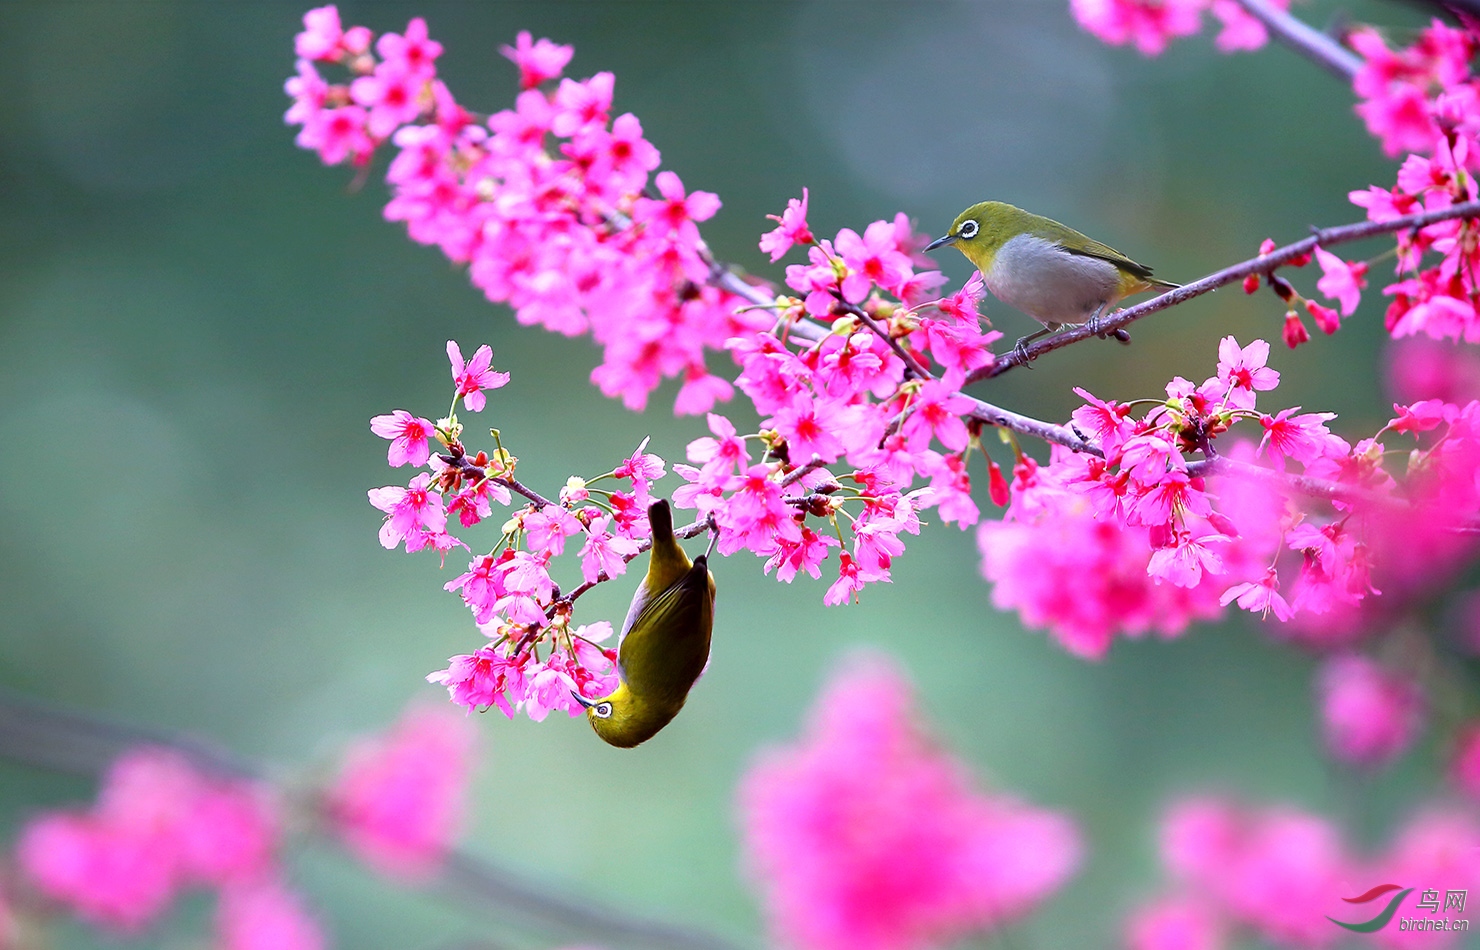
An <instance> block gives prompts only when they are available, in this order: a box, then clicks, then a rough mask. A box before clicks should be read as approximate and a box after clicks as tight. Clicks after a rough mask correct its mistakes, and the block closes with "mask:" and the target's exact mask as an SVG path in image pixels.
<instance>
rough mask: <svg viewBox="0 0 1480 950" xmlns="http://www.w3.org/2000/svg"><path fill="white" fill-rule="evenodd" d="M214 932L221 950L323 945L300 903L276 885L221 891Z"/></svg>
mask: <svg viewBox="0 0 1480 950" xmlns="http://www.w3.org/2000/svg"><path fill="white" fill-rule="evenodd" d="M216 932H217V935H218V939H219V942H218V943H217V945H216V946H218V947H219V948H220V950H322V948H323V947H324V945H325V941H324V935H323V932H322V931H321V930H320V929H319V925H318V922H317V921H316V920H314V918H313V916H312V915H310V914H309V913H308V911H307V910H306V909H305V908H304V906H303V902H302V900H301V899H300V898H299V897H298V895H297V894H295V893H293V892H292V891H290V890H288V889H287V888H286V887H284V886H283V885H282V884H280V883H278V882H276V881H259V882H256V883H252V884H246V885H235V886H232V887H229V888H227V889H225V890H224V891H222V893H221V900H220V903H219V904H217V906H216Z"/></svg>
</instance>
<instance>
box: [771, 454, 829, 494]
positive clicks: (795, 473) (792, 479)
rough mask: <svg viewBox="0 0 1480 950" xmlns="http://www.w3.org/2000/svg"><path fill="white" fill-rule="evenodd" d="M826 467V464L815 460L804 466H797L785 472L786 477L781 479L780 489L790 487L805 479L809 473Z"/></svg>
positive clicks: (820, 460)
mask: <svg viewBox="0 0 1480 950" xmlns="http://www.w3.org/2000/svg"><path fill="white" fill-rule="evenodd" d="M826 466H827V463H826V462H824V461H823V460H822V459H816V458H815V459H813V460H812V461H810V462H808V463H807V464H806V465H799V466H797V467H796V468H794V469H792V470H791V471H789V472H787V473H786V477H785V478H783V479H781V487H782V488H786V487H788V486H790V485H794V484H796V483H797V482H798V481H800V480H801V479H803V478H805V477H806V476H807V475H808V474H809V473H811V472H815V471H817V470H818V469H819V468H825V467H826Z"/></svg>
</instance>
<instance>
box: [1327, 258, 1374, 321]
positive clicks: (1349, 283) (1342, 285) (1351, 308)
mask: <svg viewBox="0 0 1480 950" xmlns="http://www.w3.org/2000/svg"><path fill="white" fill-rule="evenodd" d="M1316 262H1317V263H1319V264H1320V265H1321V270H1322V271H1323V272H1324V273H1325V276H1323V277H1322V278H1321V279H1320V280H1318V281H1316V289H1318V290H1319V291H1320V292H1321V293H1323V294H1325V295H1326V297H1327V298H1329V299H1331V300H1339V301H1341V315H1342V316H1344V317H1349V316H1351V315H1352V314H1353V313H1355V312H1356V310H1357V304H1358V303H1360V302H1361V299H1362V290H1363V288H1365V287H1366V286H1367V264H1366V262H1365V261H1358V262H1357V263H1355V264H1348V263H1347V262H1346V261H1344V260H1342V259H1341V258H1339V257H1337V256H1336V255H1335V254H1332V253H1331V252H1330V251H1328V250H1326V249H1325V248H1323V247H1318V248H1316Z"/></svg>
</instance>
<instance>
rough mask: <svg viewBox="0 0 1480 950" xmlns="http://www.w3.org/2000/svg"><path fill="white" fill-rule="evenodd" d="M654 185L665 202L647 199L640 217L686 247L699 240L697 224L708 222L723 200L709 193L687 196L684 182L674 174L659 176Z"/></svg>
mask: <svg viewBox="0 0 1480 950" xmlns="http://www.w3.org/2000/svg"><path fill="white" fill-rule="evenodd" d="M653 184H655V185H657V186H658V193H659V194H661V195H662V196H663V200H661V201H654V200H652V199H648V198H644V199H641V201H639V203H638V208H639V211H638V215H639V217H640V218H642V219H643V220H645V221H648V222H650V223H651V225H652V226H653V227H655V228H657V229H658V231H659V233H660V234H661V233H665V232H666V233H669V234H672V235H673V236H675V237H677V238H678V239H679V240H680V241H682V242H684V243H685V244H695V243H697V242H698V240H699V229H698V227H696V222H699V221H708V220H709V219H710V218H712V217H714V214H715V212H716V211H718V210H719V208H720V201H719V196H718V195H716V194H714V193H712V192H708V191H696V192H694V193H693V194H691V195H687V194H685V192H684V187H683V182H682V181H680V180H679V177H678V176H677V175H675V174H674V173H673V172H666V171H665V172H658V175H657V177H656V178H654V179H653Z"/></svg>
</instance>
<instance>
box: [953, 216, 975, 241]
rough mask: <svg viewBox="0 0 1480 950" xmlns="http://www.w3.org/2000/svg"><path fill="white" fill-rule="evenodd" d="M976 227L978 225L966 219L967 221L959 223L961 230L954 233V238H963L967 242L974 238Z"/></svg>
mask: <svg viewBox="0 0 1480 950" xmlns="http://www.w3.org/2000/svg"><path fill="white" fill-rule="evenodd" d="M978 227H979V225H978V224H977V223H976V221H974V220H972V219H969V218H968V219H967V220H965V221H962V222H961V228H960V230H958V231H957V232H956V237H959V238H965V239H966V240H968V241H969V240H971V239H972V238H974V237H976V231H977V228H978Z"/></svg>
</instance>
